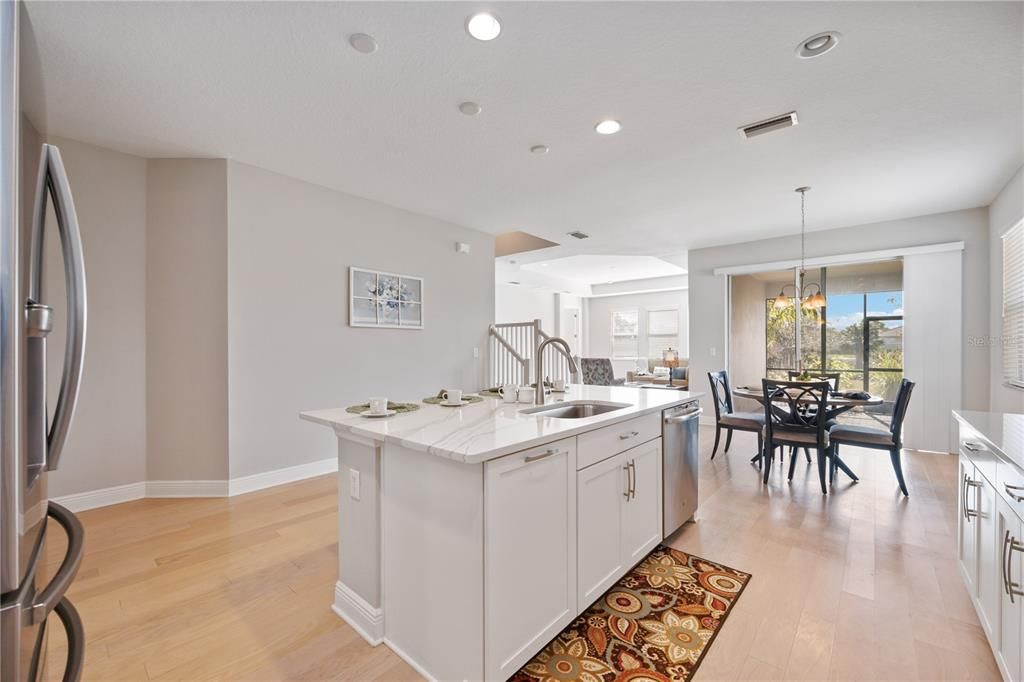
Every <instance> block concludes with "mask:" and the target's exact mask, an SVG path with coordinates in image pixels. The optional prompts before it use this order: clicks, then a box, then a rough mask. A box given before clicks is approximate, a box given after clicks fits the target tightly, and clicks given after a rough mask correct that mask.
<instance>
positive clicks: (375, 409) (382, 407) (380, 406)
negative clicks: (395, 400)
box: [370, 398, 388, 414]
mask: <svg viewBox="0 0 1024 682" xmlns="http://www.w3.org/2000/svg"><path fill="white" fill-rule="evenodd" d="M387 411H388V399H387V398H370V414H384V413H385V412H387Z"/></svg>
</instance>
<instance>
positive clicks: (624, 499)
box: [301, 386, 699, 680]
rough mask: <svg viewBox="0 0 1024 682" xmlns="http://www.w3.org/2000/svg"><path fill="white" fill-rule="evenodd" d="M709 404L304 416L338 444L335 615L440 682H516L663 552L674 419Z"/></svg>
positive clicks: (620, 398) (654, 396) (595, 401)
mask: <svg viewBox="0 0 1024 682" xmlns="http://www.w3.org/2000/svg"><path fill="white" fill-rule="evenodd" d="M556 396H557V394H556ZM697 397H699V394H695V393H689V392H686V391H667V390H656V389H639V388H629V387H618V386H610V387H605V386H573V387H570V389H569V392H568V393H566V394H564V395H563V396H562V400H561V401H560V404H559V405H558V406H559V407H564V406H568V405H571V404H579V403H589V404H592V405H597V406H598V407H597V408H595V409H597V410H601V409H608V410H609V411H606V412H603V413H601V414H595V415H593V416H584V417H582V418H556V417H552V416H545V414H544V412H535V410H537V409H542V408H538V407H536V406H533V405H525V404H505V403H502V402H501V401H498V400H491V399H485V400H484V401H483V402H480V403H475V404H471V405H466V406H464V407H458V408H449V407H442V406H437V405H422V406H421V408H420V409H419V410H417V411H416V412H412V413H408V414H402V415H396V416H394V417H389V418H386V419H370V418H366V417H361V416H358V415H353V414H350V413H348V412H346V411H345V410H344V409H331V410H318V411H312V412H303V413H302V415H301V417H302V418H303V419H305V420H308V421H311V422H315V423H317V424H322V425H324V426H328V427H330V428H331V429H333V431H334V433H335V435H336V436H337V442H338V511H339V513H338V531H339V548H338V553H339V579H338V583H337V585H336V587H335V600H334V607H333V608H334V610H335V611H336V612H337V613H338V614H339V615H340V616H341V617H343V618H344V619H345V620H346V621H347V622H349V624H351V625H352V626H353V627H354V628H355V629H356V630H357V631H359V632H360V634H362V636H363V637H364V638H366V639H367V640H368V641H369V642H370V643H371V644H375V645H376V644H379V643H382V642H383V643H386V644H387V645H388V646H389V647H390V648H391V649H393V650H394V651H395V652H396V653H398V654H399V655H400V656H402V658H404V659H405V660H406V661H408V662H409V663H410V665H412V666H413V667H414V668H416V670H417V671H418V672H420V673H421V674H423V675H424V676H426V677H428V678H433V679H444V680H455V679H459V680H461V679H470V680H477V679H488V680H491V679H505V678H507V677H508V676H510V675H511V674H513V673H514V672H515V671H516V670H518V669H519V668H520V667H521V666H522V665H523V664H524V663H525V662H527V661H528V660H529V659H530V658H531V657H532V656H533V655H534V654H536V653H537V652H538V651H539V650H540V649H541V648H543V646H544V645H545V644H547V642H548V641H550V640H551V639H552V638H553V637H554V636H555V635H557V634H558V632H560V631H561V630H562V629H563V628H564V627H565V626H566V625H568V624H569V623H570V622H572V620H573V619H574V618H575V617H576V616H577V615H578V614H579V613H581V612H582V611H583V610H585V609H586V608H587V607H588V606H589V605H590V604H591V603H592V602H593V601H595V600H596V599H597V598H598V597H600V596H601V594H602V593H603V592H604V591H605V590H606V589H607V588H608V587H610V586H611V585H612V584H614V583H615V581H616V580H618V579H619V578H620V577H621V576H622V575H624V574H625V573H626V571H628V570H629V569H630V568H631V567H632V566H633V565H634V564H636V563H637V562H639V561H640V560H641V559H643V557H644V556H645V555H646V554H647V553H648V552H649V551H650V550H651V549H653V548H654V547H656V546H657V545H658V544H659V543H660V542H661V541H662V539H663V526H662V518H663V506H662V499H663V496H662V438H661V437H662V412H663V411H664V410H667V409H670V408H675V407H677V406H680V405H683V404H685V403H691V402H692V401H694V400H695V399H696V398H697ZM556 399H557V397H556ZM550 400H551V398H549V401H550ZM553 406H555V405H548V406H547V407H553ZM697 414H698V412H692V413H690V414H686V415H684V416H683V417H676V418H675V419H676V420H679V419H696V417H697ZM693 445H694V446H695V443H694V444H693ZM694 452H695V447H694ZM693 475H694V481H695V480H696V479H695V476H696V472H693ZM693 495H694V498H695V495H696V491H695V489H694V493H693ZM670 530H671V529H670Z"/></svg>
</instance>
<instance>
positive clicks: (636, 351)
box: [609, 307, 640, 360]
mask: <svg viewBox="0 0 1024 682" xmlns="http://www.w3.org/2000/svg"><path fill="white" fill-rule="evenodd" d="M623 314H632V315H634V316H636V323H635V328H634V333H632V334H621V333H616V331H615V317H616V315H623ZM609 323H610V326H611V329H610V330H609V332H610V339H611V351H612V352H611V356H612V359H613V360H637V359H639V358H640V308H638V307H633V308H622V309H618V310H612V314H611V316H610V319H609ZM620 338H622V339H628V338H631V339H633V354H632V355H617V354H616V344H615V340H616V339H620Z"/></svg>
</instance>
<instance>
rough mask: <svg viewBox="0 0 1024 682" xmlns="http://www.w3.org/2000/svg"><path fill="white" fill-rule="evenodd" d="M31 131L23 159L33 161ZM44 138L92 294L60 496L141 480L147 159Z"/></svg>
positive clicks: (49, 287) (51, 248)
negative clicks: (71, 207)
mask: <svg viewBox="0 0 1024 682" xmlns="http://www.w3.org/2000/svg"><path fill="white" fill-rule="evenodd" d="M33 132H34V131H30V136H31V137H33V138H34V139H33V140H32V142H33V143H32V144H30V145H28V146H31V147H32V149H31V150H26V153H32V154H33V156H36V155H38V153H39V149H38V144H37V143H38V138H36V137H35V136H34V135H32V133H33ZM47 141H48V142H50V143H52V144H55V145H57V146H58V147H59V149H60V151H61V156H62V158H63V159H64V165H65V168H66V170H67V174H68V181H69V182H70V184H71V187H72V190H73V196H74V201H75V208H76V209H77V213H78V221H79V229H80V230H81V234H82V249H83V252H84V257H85V274H86V283H87V290H88V296H89V301H88V328H87V335H86V353H85V364H84V367H83V372H82V383H81V388H80V391H79V399H78V406H77V409H76V411H75V417H74V421H73V422H72V426H71V432H70V434H69V437H68V440H67V445H66V446H65V450H64V453H63V456H62V458H61V463H60V468H59V469H58V470H57V471H56V472H54V473H53V475H51V476H50V479H49V481H50V494H51V495H53V496H59V495H67V494H70V493H77V492H82V491H86V490H95V489H98V488H107V487H112V486H118V485H124V484H127V483H136V482H138V481H142V480H145V478H146V299H145V296H146V229H145V226H146V161H145V159H141V158H138V157H135V156H129V155H127V154H120V153H118V152H113V151H110V150H108V149H103V148H101V147H95V146H92V145H88V144H84V143H81V142H77V141H74V140H68V139H63V138H57V137H54V138H48V139H47ZM37 165H38V164H37V163H36V162H34V161H33V162H32V163H31V166H32V167H33V168H35V167H36V166H37ZM31 194H34V190H33V191H32V192H31ZM55 227H56V223H55V221H54V218H53V216H52V214H51V216H50V218H49V220H48V227H47V229H48V230H50V231H49V233H48V235H47V238H46V240H45V241H44V243H45V246H46V261H45V263H46V276H45V280H44V284H43V287H44V295H45V298H46V302H48V303H51V304H52V305H53V306H54V308H55V312H56V324H55V328H54V330H53V332H52V333H51V334H50V336H49V339H48V341H49V343H48V344H47V355H48V366H49V369H50V375H49V377H48V379H49V394H50V396H51V397H55V396H56V394H57V388H58V385H59V381H60V375H59V372H60V367H62V365H63V352H64V351H63V349H64V335H65V333H66V331H65V330H66V326H65V320H66V310H67V302H66V298H65V294H64V267H63V260H62V257H61V253H60V242H59V239H57V237H56V230H55V229H53V228H55ZM52 408H53V406H52V404H51V411H52Z"/></svg>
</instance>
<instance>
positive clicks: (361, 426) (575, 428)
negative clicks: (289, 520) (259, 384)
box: [299, 386, 703, 464]
mask: <svg viewBox="0 0 1024 682" xmlns="http://www.w3.org/2000/svg"><path fill="white" fill-rule="evenodd" d="M702 395H703V394H702V393H693V392H690V391H670V390H662V389H656V388H652V389H646V388H633V387H629V386H571V387H570V388H569V391H568V392H567V393H564V394H551V395H549V396H548V400H547V404H549V405H550V404H552V403H554V402H558V401H566V402H569V401H575V400H595V401H605V402H616V403H628V404H629V407H625V408H622V409H620V410H615V411H614V412H607V413H605V414H599V415H595V416H593V417H585V418H583V419H555V418H552V417H544V416H542V415H538V414H523V413H522V412H521V410H524V409H529V408H532V407H535V406H534V405H528V404H524V403H521V404H505V403H503V402H501V401H500V400H495V399H490V398H484V400H483V401H482V402H479V403H473V404H472V405H466V406H464V407H441V406H440V405H426V404H423V403H420V409H419V410H417V411H415V412H410V413H406V414H397V415H394V416H392V417H386V418H369V417H362V416H360V415H356V414H350V413H348V412H346V411H345V408H334V409H329V410H312V411H309V412H302V413H301V414H300V415H299V416H300V417H301V418H302V419H305V420H307V421H311V422H314V423H317V424H323V425H324V426H329V427H331V428H333V429H334V430H335V432H336V433H337V434H338V435H339V436H342V437H344V435H345V434H346V433H348V434H351V435H353V436H357V437H361V438H366V439H370V440H375V441H383V442H385V443H395V444H398V445H402V446H404V447H406V448H409V449H410V450H418V451H421V452H427V453H430V454H432V455H437V456H439V457H448V458H450V459H454V460H457V461H460V462H465V463H467V464H474V463H478V462H484V461H487V460H489V459H494V458H496V457H502V456H504V455H508V454H511V453H513V452H518V451H519V450H525V449H527V448H531V447H534V446H537V445H542V444H544V443H549V442H551V441H555V440H558V439H560V438H566V437H568V436H575V435H577V434H580V433H584V432H586V431H592V430H593V429H596V428H600V427H602V426H608V425H609V424H615V423H616V422H621V421H624V420H626V419H632V418H633V417H638V416H640V415H643V414H649V413H651V412H658V411H661V410H664V409H666V408H669V407H673V406H675V405H680V404H682V403H685V402H688V401H691V400H694V399H696V398H699V397H701V396H702Z"/></svg>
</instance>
